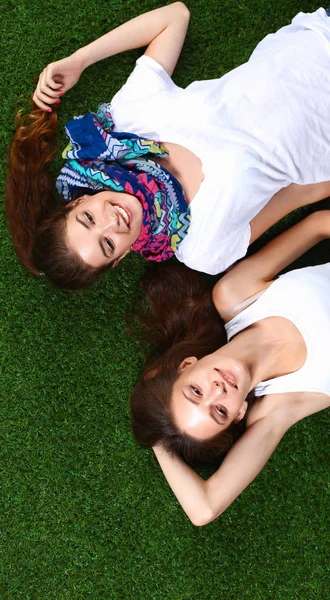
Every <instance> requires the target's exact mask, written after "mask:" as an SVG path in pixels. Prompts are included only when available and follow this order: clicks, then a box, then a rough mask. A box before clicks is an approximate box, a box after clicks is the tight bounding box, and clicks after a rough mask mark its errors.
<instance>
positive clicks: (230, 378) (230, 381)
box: [215, 368, 238, 390]
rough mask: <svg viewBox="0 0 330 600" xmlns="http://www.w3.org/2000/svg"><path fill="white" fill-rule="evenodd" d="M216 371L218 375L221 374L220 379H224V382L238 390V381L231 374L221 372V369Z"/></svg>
mask: <svg viewBox="0 0 330 600" xmlns="http://www.w3.org/2000/svg"><path fill="white" fill-rule="evenodd" d="M215 371H217V373H219V375H220V377H222V379H224V381H226V382H227V383H228V384H229V385H230V386H231V387H233V388H235V389H236V390H238V387H237V382H236V379H235V377H234V376H233V375H232V374H231V373H228V372H227V371H226V372H224V371H221V369H216V368H215Z"/></svg>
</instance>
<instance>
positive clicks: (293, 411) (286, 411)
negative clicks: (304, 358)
mask: <svg viewBox="0 0 330 600" xmlns="http://www.w3.org/2000/svg"><path fill="white" fill-rule="evenodd" d="M328 407H330V396H329V395H328V394H324V393H319V392H287V393H283V394H269V395H267V396H262V397H260V398H257V400H256V401H255V403H254V404H253V406H252V408H251V410H250V412H249V415H248V418H247V423H246V427H247V429H248V428H250V427H252V425H253V424H254V423H256V422H258V421H260V420H261V419H266V420H268V421H269V422H270V423H271V424H272V425H273V426H274V427H275V426H276V427H280V428H283V429H284V430H286V429H289V427H291V426H292V425H294V424H295V423H297V422H298V421H301V420H302V419H304V418H305V417H307V416H309V415H311V414H313V413H316V412H319V411H321V410H323V409H325V408H328Z"/></svg>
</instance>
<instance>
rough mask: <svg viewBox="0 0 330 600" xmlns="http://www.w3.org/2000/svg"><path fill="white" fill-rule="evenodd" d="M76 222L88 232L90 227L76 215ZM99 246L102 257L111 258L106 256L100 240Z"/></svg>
mask: <svg viewBox="0 0 330 600" xmlns="http://www.w3.org/2000/svg"><path fill="white" fill-rule="evenodd" d="M76 221H78V223H80V225H83V226H84V227H86V229H88V231H90V227H89V226H88V225H87V223H85V222H84V221H81V220H80V219H78V215H76ZM99 245H100V248H101V250H102V254H103V256H105V258H111V257H110V256H108V255H107V253H106V251H105V250H104V248H103V244H102V242H101V240H99Z"/></svg>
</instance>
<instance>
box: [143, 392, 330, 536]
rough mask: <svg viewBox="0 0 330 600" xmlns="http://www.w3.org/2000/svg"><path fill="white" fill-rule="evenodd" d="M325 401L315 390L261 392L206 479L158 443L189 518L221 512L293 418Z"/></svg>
mask: <svg viewBox="0 0 330 600" xmlns="http://www.w3.org/2000/svg"><path fill="white" fill-rule="evenodd" d="M329 406H330V396H328V395H327V394H320V393H316V392H315V393H307V392H300V393H299V392H297V393H296V392H291V393H287V394H272V395H269V396H264V397H263V399H262V402H260V404H259V405H258V404H257V403H256V404H255V405H254V406H253V407H252V409H251V412H250V415H249V419H248V427H247V430H246V432H245V433H244V434H243V435H242V437H241V438H240V439H239V440H238V441H237V442H236V443H235V445H234V446H233V447H232V448H231V450H230V451H229V452H228V454H227V456H226V457H225V459H224V461H223V462H222V464H221V466H220V467H219V469H218V470H217V471H216V472H215V473H214V474H213V475H212V476H211V477H210V478H209V479H208V480H207V481H205V480H204V479H202V478H201V477H200V476H199V475H198V474H197V473H195V471H194V470H193V469H191V468H190V467H189V466H188V465H187V464H186V463H185V462H184V461H183V460H182V459H181V458H179V457H178V456H176V455H174V454H170V453H168V452H167V451H166V450H164V448H163V447H162V446H155V447H154V448H153V450H154V452H155V455H156V457H157V460H158V462H159V464H160V466H161V469H162V471H163V473H164V475H165V477H166V479H167V481H168V483H169V485H170V487H171V488H172V491H173V493H174V494H175V495H176V497H177V499H178V501H179V502H180V504H181V506H182V508H183V510H184V511H185V512H186V514H187V515H188V517H189V519H190V520H191V521H192V523H194V525H206V524H207V523H209V522H210V521H213V520H214V519H216V518H217V517H218V516H219V515H221V513H223V512H224V511H225V510H226V509H227V508H228V506H229V505H230V504H231V503H232V502H233V501H234V500H235V499H236V498H237V497H238V496H239V495H240V494H241V492H243V490H244V489H245V488H246V487H247V486H248V485H249V484H250V483H251V482H252V481H253V480H254V479H255V478H256V477H257V475H259V473H260V471H261V470H262V469H263V467H264V466H265V464H266V463H267V461H268V460H269V458H270V457H271V455H272V454H273V452H274V450H275V448H276V447H277V445H278V444H279V442H280V440H281V439H282V437H283V436H284V434H285V433H286V431H287V430H288V429H289V428H290V427H291V426H292V425H294V423H297V422H298V421H300V420H301V419H304V418H305V417H307V416H309V415H311V414H313V413H316V412H319V411H321V410H324V409H325V408H328V407H329Z"/></svg>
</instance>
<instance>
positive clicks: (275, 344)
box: [218, 323, 291, 391]
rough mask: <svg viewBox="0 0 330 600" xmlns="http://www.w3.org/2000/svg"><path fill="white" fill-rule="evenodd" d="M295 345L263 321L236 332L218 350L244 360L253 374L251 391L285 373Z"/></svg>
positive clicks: (246, 366)
mask: <svg viewBox="0 0 330 600" xmlns="http://www.w3.org/2000/svg"><path fill="white" fill-rule="evenodd" d="M290 350H291V348H290V347H289V345H288V343H287V340H285V339H284V338H283V336H281V332H279V331H278V328H274V331H269V328H268V329H267V328H264V327H263V326H262V325H260V324H259V323H256V324H255V325H253V326H251V327H248V328H247V329H245V330H244V331H242V332H240V333H239V334H238V335H236V336H235V337H234V338H233V339H232V340H231V341H230V342H228V344H226V345H225V346H223V347H222V348H220V349H219V350H218V353H219V354H225V355H226V356H232V357H233V358H235V359H236V360H238V361H240V362H241V363H242V364H243V365H244V366H245V368H246V369H247V371H248V372H249V374H250V378H251V384H250V391H251V390H253V389H254V388H255V387H256V385H258V384H259V383H260V382H261V381H266V380H268V379H271V378H273V377H279V376H281V375H284V374H285V373H286V372H287V370H286V367H287V363H288V356H289V352H290Z"/></svg>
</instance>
